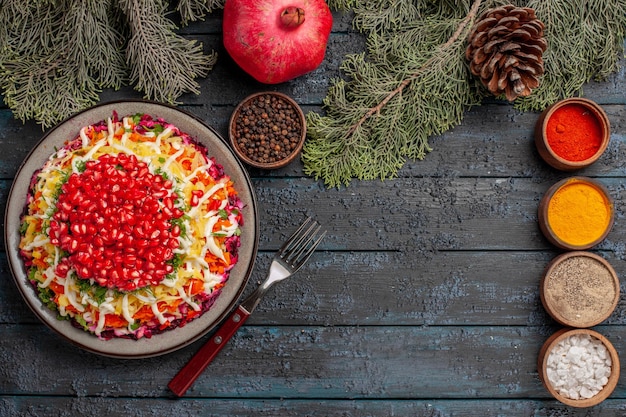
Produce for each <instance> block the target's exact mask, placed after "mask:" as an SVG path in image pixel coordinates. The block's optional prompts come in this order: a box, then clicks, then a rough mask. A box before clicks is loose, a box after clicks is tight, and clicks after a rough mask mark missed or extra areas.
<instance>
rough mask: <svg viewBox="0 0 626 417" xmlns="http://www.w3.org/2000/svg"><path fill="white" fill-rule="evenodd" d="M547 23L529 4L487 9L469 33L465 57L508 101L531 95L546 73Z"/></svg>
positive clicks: (476, 72)
mask: <svg viewBox="0 0 626 417" xmlns="http://www.w3.org/2000/svg"><path fill="white" fill-rule="evenodd" d="M543 29H544V24H543V23H542V22H541V21H540V20H539V19H537V17H536V16H535V11H534V10H533V9H531V8H528V7H516V6H513V5H510V4H509V5H506V6H502V7H497V8H494V9H490V10H487V11H486V12H485V13H483V14H482V15H481V16H480V17H479V18H478V21H477V23H476V25H475V26H474V28H473V29H472V32H471V33H470V35H469V39H468V43H469V45H468V46H467V49H466V50H465V58H466V59H467V60H468V61H469V62H470V71H471V72H472V74H474V75H476V76H478V77H480V80H481V81H482V83H483V84H484V85H485V87H487V89H489V91H490V92H491V93H492V94H493V95H495V96H499V95H501V94H504V95H505V96H506V99H507V100H509V101H513V100H515V99H516V98H517V97H520V96H521V97H525V96H528V95H530V93H531V90H533V89H534V88H537V87H538V86H539V77H540V76H541V75H542V74H543V59H542V55H543V52H544V51H545V50H546V48H547V43H546V40H545V39H544V37H543Z"/></svg>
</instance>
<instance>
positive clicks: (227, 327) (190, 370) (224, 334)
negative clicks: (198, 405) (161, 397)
mask: <svg viewBox="0 0 626 417" xmlns="http://www.w3.org/2000/svg"><path fill="white" fill-rule="evenodd" d="M248 317H250V312H248V311H247V310H246V309H245V308H243V307H242V306H239V307H237V309H236V310H235V311H234V312H233V313H232V314H231V315H230V316H229V317H228V319H227V320H226V321H225V322H224V323H223V324H222V325H221V326H220V327H219V328H218V330H217V331H216V332H215V334H213V336H211V339H210V340H209V341H207V343H205V344H204V345H203V346H202V347H201V348H200V350H198V352H196V354H195V355H193V356H192V358H191V359H190V360H189V362H187V364H186V365H185V366H184V367H183V368H182V369H181V370H180V371H179V372H178V373H177V374H176V376H175V377H174V378H172V380H171V381H170V383H169V384H167V386H168V387H169V389H170V390H171V391H172V392H173V393H174V394H176V396H178V397H182V396H183V395H185V392H187V390H188V389H189V387H191V385H192V384H193V383H194V382H195V381H196V379H198V377H199V376H200V375H201V374H202V372H203V371H204V370H205V369H206V367H207V366H209V364H210V363H211V361H213V359H214V358H215V357H216V356H217V354H218V353H219V352H220V351H221V350H222V348H223V347H224V346H225V345H226V343H227V342H228V340H230V338H231V337H232V336H233V335H234V334H235V333H236V332H237V330H238V329H239V328H240V327H241V326H242V325H243V324H244V323H245V321H246V320H247V319H248Z"/></svg>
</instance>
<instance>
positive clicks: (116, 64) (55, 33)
mask: <svg viewBox="0 0 626 417" xmlns="http://www.w3.org/2000/svg"><path fill="white" fill-rule="evenodd" d="M16 3H19V6H17V7H16V4H15V3H12V2H7V3H5V7H3V8H2V9H1V11H0V22H2V23H0V24H1V25H2V26H3V27H4V28H5V31H3V32H2V36H3V38H4V40H5V42H4V45H5V47H4V48H3V49H2V51H1V55H0V63H1V64H0V65H1V71H0V86H1V87H2V89H3V90H4V99H5V102H6V103H7V105H8V106H9V107H11V108H12V110H13V113H14V115H15V117H16V118H18V119H21V120H22V121H25V120H26V119H31V118H34V119H36V120H38V121H39V122H40V123H41V124H42V125H43V126H45V127H46V126H51V125H52V124H54V123H56V122H58V121H60V120H62V119H63V118H65V117H67V116H69V115H70V114H73V113H75V112H77V111H79V110H82V109H84V108H85V107H88V106H90V105H93V104H94V103H96V101H97V99H98V95H97V93H98V91H99V88H100V87H101V86H107V87H108V86H111V87H115V86H118V85H119V84H120V83H121V81H122V79H123V77H124V75H125V71H124V69H123V58H122V56H121V53H120V49H119V48H120V47H121V39H120V38H119V36H118V34H117V33H116V32H115V31H113V30H111V28H110V27H109V26H108V25H103V26H99V24H98V23H95V22H99V21H100V19H102V18H103V16H104V17H105V16H106V13H107V9H108V7H107V6H108V3H107V2H105V1H101V2H98V1H95V0H90V1H83V2H73V1H69V2H64V1H49V2H40V3H37V2H26V3H24V2H16ZM87 57H88V58H89V59H86V58H87ZM98 57H101V58H102V59H101V60H98V59H97V58H98ZM103 63H105V64H106V65H103Z"/></svg>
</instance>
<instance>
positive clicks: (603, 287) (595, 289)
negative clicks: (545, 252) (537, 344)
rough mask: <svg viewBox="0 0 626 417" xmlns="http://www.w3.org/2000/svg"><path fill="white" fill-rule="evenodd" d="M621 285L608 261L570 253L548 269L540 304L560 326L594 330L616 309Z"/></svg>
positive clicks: (561, 256)
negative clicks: (594, 327) (592, 328)
mask: <svg viewBox="0 0 626 417" xmlns="http://www.w3.org/2000/svg"><path fill="white" fill-rule="evenodd" d="M619 285H620V283H619V278H618V277H617V273H616V272H615V270H614V269H613V267H612V266H611V264H610V263H609V262H608V261H607V260H606V259H604V258H602V257H601V256H599V255H597V254H595V253H592V252H587V251H568V252H565V253H562V254H560V255H558V256H556V257H555V258H554V259H553V260H552V261H551V262H550V263H549V264H548V265H547V266H546V269H545V271H544V275H543V278H542V280H541V285H540V296H541V303H542V304H543V307H544V308H545V309H546V312H547V313H548V314H549V315H550V316H551V317H552V318H553V319H554V320H555V321H556V322H558V323H559V324H562V325H564V326H569V327H577V328H586V327H593V326H595V325H598V324H600V323H602V322H603V321H604V320H606V319H607V318H609V316H610V315H611V314H612V313H613V311H614V310H615V307H617V303H618V301H619V296H620V288H619Z"/></svg>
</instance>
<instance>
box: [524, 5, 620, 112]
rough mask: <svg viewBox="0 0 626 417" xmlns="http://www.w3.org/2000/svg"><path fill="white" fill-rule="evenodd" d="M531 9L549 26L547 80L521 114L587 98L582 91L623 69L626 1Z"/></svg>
mask: <svg viewBox="0 0 626 417" xmlns="http://www.w3.org/2000/svg"><path fill="white" fill-rule="evenodd" d="M528 7H532V8H534V9H535V11H536V13H537V17H538V18H539V19H540V20H542V21H543V22H544V24H545V26H546V28H545V37H546V39H547V40H548V49H547V50H546V52H545V53H544V56H543V60H544V68H545V75H544V77H543V79H542V82H541V85H540V86H539V87H538V88H537V89H536V90H534V91H533V94H532V95H530V96H529V97H525V98H523V99H520V100H517V101H516V107H517V108H519V109H521V110H525V111H528V110H543V109H544V108H546V107H547V106H549V105H550V104H552V103H554V102H556V101H557V100H560V99H562V98H566V97H572V96H578V95H582V88H583V85H584V84H585V83H587V82H589V81H591V80H592V79H596V80H604V79H606V77H607V76H608V75H609V74H611V73H613V72H615V71H616V70H617V69H618V64H619V57H620V56H622V55H623V53H624V38H626V1H625V0H613V1H609V0H598V1H592V2H589V1H585V0H552V1H544V0H533V1H530V2H529V3H528Z"/></svg>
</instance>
